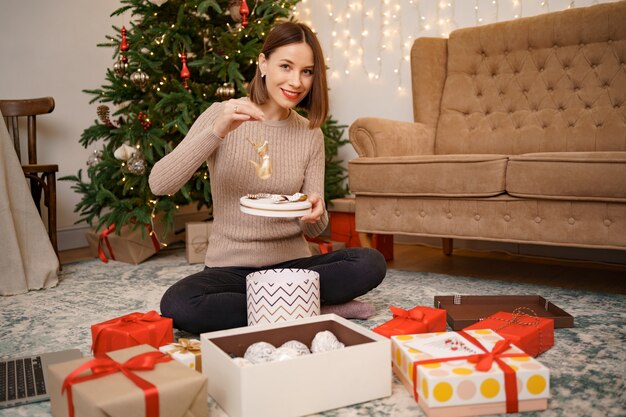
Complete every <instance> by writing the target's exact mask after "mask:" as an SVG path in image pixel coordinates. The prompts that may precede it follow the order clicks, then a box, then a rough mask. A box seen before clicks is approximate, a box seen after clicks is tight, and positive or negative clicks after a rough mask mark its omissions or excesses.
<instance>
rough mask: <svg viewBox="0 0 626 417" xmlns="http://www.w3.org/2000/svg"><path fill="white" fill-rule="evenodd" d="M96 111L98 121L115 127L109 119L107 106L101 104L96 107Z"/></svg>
mask: <svg viewBox="0 0 626 417" xmlns="http://www.w3.org/2000/svg"><path fill="white" fill-rule="evenodd" d="M96 113H97V114H98V118H99V119H100V121H101V122H102V123H104V124H105V125H106V126H107V127H117V126H115V125H114V124H113V122H112V121H111V119H110V110H109V106H106V105H104V104H101V105H100V106H98V108H97V109H96Z"/></svg>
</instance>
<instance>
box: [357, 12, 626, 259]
mask: <svg viewBox="0 0 626 417" xmlns="http://www.w3.org/2000/svg"><path fill="white" fill-rule="evenodd" d="M411 69H412V83H413V86H412V94H413V113H414V120H415V122H401V121H393V120H386V119H380V118H371V117H367V118H360V119H357V120H356V121H355V122H354V123H353V124H352V125H351V127H350V130H349V136H350V141H351V143H352V145H353V146H354V148H355V150H356V152H357V154H358V158H356V159H353V160H352V161H350V162H349V183H350V189H351V191H352V192H353V193H354V194H355V196H356V228H357V230H358V231H359V232H363V235H362V236H363V237H364V238H366V237H367V235H368V234H369V233H382V234H405V235H418V236H431V237H433V236H434V237H441V238H444V240H443V243H444V244H443V247H444V252H445V253H446V254H450V253H451V251H452V239H454V238H460V239H469V240H474V239H477V240H490V241H503V242H517V243H532V244H542V245H558V246H575V247H588V248H605V249H621V250H626V1H620V2H618V3H607V4H600V5H596V6H591V7H586V8H576V9H571V10H567V11H562V12H554V13H549V14H544V15H541V16H536V17H530V18H523V19H518V20H515V21H510V22H502V23H496V24H491V25H486V26H481V27H475V28H467V29H459V30H456V31H454V32H452V33H451V34H450V37H449V39H440V38H420V39H417V40H416V41H415V43H414V45H413V48H412V51H411ZM364 243H366V242H364ZM366 244H367V243H366Z"/></svg>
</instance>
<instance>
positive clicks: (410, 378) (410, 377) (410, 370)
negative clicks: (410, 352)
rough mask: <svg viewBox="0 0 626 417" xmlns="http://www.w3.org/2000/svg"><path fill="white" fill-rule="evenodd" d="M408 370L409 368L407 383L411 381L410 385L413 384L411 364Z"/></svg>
mask: <svg viewBox="0 0 626 417" xmlns="http://www.w3.org/2000/svg"><path fill="white" fill-rule="evenodd" d="M408 368H409V372H408V374H409V381H411V384H412V383H413V364H412V363H410V364H409V366H408Z"/></svg>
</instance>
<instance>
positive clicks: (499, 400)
mask: <svg viewBox="0 0 626 417" xmlns="http://www.w3.org/2000/svg"><path fill="white" fill-rule="evenodd" d="M391 343H392V361H393V371H394V373H395V374H396V375H397V377H398V379H400V380H401V381H402V382H403V383H404V385H405V386H406V388H407V389H408V390H409V392H410V393H411V395H413V397H414V398H415V400H416V401H417V402H418V404H419V405H420V407H421V408H422V409H423V410H424V412H425V413H426V415H428V416H429V417H465V416H478V415H486V414H501V413H508V412H518V411H519V412H521V411H532V410H544V409H546V408H547V405H548V398H549V397H550V371H549V369H548V368H546V367H545V366H544V365H542V364H541V363H540V362H538V361H537V360H536V359H534V358H532V357H530V356H528V355H527V354H526V353H524V352H523V351H522V350H521V349H519V348H517V347H516V346H514V345H511V344H510V341H508V340H506V339H503V338H502V337H501V336H499V335H498V334H497V333H496V332H494V331H492V330H489V329H481V330H468V331H459V332H445V333H425V334H417V335H400V336H392V337H391ZM479 346H482V347H479Z"/></svg>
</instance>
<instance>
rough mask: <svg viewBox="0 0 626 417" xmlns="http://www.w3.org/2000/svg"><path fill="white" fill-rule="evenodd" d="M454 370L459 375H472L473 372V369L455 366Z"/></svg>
mask: <svg viewBox="0 0 626 417" xmlns="http://www.w3.org/2000/svg"><path fill="white" fill-rule="evenodd" d="M452 372H454V373H455V374H457V375H471V374H472V370H471V369H467V368H454V369H453V370H452Z"/></svg>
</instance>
